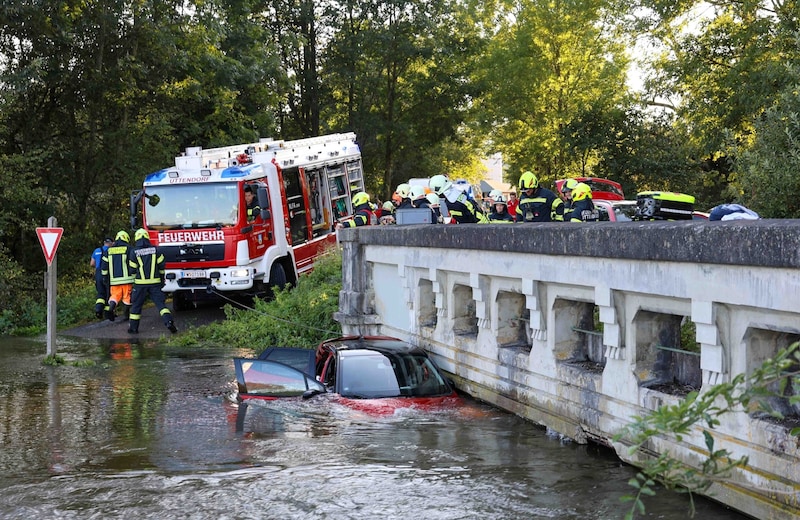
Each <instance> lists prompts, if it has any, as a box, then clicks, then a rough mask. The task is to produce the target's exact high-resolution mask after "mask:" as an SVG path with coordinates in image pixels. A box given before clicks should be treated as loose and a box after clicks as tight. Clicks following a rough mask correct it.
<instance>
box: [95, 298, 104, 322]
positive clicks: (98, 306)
mask: <svg viewBox="0 0 800 520" xmlns="http://www.w3.org/2000/svg"><path fill="white" fill-rule="evenodd" d="M105 304H106V302H105V301H104V300H97V303H95V304H94V316H95V317H96V318H97V319H102V318H103V307H105Z"/></svg>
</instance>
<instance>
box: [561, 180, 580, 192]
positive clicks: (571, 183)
mask: <svg viewBox="0 0 800 520" xmlns="http://www.w3.org/2000/svg"><path fill="white" fill-rule="evenodd" d="M577 185H578V181H576V180H575V179H567V180H566V181H564V184H562V185H561V191H572V190H574V189H575V186H577Z"/></svg>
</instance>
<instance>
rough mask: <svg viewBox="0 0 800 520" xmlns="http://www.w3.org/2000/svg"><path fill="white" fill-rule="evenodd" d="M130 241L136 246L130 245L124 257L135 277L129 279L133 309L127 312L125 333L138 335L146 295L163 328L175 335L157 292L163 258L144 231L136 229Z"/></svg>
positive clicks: (161, 294) (160, 280)
mask: <svg viewBox="0 0 800 520" xmlns="http://www.w3.org/2000/svg"><path fill="white" fill-rule="evenodd" d="M134 238H135V239H136V244H134V247H133V249H131V251H130V254H129V255H128V265H129V266H130V268H131V270H132V271H133V272H134V274H135V277H134V280H133V308H132V309H131V320H130V323H129V325H128V332H129V333H131V334H137V333H138V332H139V320H141V319H142V314H141V313H142V307H143V306H144V301H145V300H146V299H147V297H148V296H150V299H151V300H153V303H155V304H156V307H158V311H159V314H160V315H161V319H162V320H163V321H164V325H165V326H166V327H167V328H168V329H169V331H170V332H173V333H174V332H178V329H177V328H176V327H175V322H174V321H172V313H171V312H169V309H168V308H167V303H166V298H165V297H164V293H163V292H162V291H161V283H162V280H163V277H164V255H162V254H161V253H159V252H158V250H157V249H156V248H155V246H153V245H152V244H151V243H150V236H149V235H148V234H147V231H146V230H144V229H141V228H140V229H137V230H136V234H135V235H134Z"/></svg>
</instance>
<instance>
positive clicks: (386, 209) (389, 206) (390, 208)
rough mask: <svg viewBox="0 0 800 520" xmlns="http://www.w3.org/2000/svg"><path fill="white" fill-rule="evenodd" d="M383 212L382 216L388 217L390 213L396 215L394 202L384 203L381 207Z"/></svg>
mask: <svg viewBox="0 0 800 520" xmlns="http://www.w3.org/2000/svg"><path fill="white" fill-rule="evenodd" d="M381 211H382V213H381V214H382V215H388V214H389V213H394V204H393V203H392V201H390V200H387V201H386V202H384V203H383V206H381Z"/></svg>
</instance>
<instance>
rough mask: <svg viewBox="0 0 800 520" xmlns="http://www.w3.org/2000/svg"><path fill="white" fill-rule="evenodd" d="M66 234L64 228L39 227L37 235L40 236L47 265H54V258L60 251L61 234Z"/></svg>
mask: <svg viewBox="0 0 800 520" xmlns="http://www.w3.org/2000/svg"><path fill="white" fill-rule="evenodd" d="M63 232H64V228H60V227H53V228H50V227H37V228H36V234H37V235H38V236H39V244H41V246H42V251H44V258H45V260H47V265H50V264H52V263H53V258H54V257H55V256H56V249H58V243H59V242H61V233H63Z"/></svg>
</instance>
